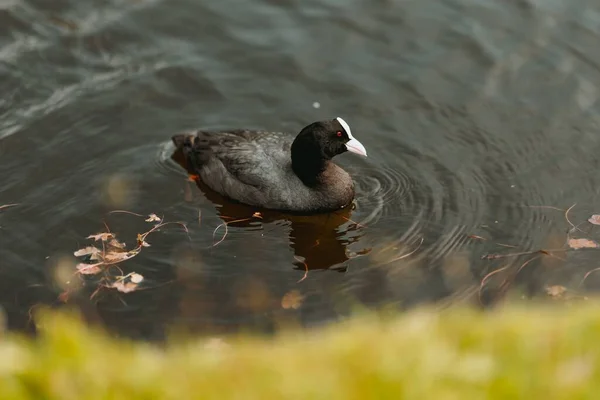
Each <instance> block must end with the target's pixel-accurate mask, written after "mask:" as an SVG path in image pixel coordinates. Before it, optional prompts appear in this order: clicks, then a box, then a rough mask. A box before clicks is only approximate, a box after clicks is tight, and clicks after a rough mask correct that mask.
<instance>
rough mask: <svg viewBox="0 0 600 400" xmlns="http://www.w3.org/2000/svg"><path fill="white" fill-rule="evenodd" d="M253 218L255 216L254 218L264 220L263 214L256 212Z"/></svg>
mask: <svg viewBox="0 0 600 400" xmlns="http://www.w3.org/2000/svg"><path fill="white" fill-rule="evenodd" d="M252 216H253V217H254V218H262V214H261V213H259V212H258V211H257V212H255V213H254V214H252Z"/></svg>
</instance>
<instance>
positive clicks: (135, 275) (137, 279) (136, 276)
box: [129, 272, 144, 283]
mask: <svg viewBox="0 0 600 400" xmlns="http://www.w3.org/2000/svg"><path fill="white" fill-rule="evenodd" d="M129 280H130V281H131V282H133V283H140V282H141V281H143V280H144V277H143V276H142V275H140V274H138V273H136V272H133V273H131V275H129Z"/></svg>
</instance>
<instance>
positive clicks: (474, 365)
mask: <svg viewBox="0 0 600 400" xmlns="http://www.w3.org/2000/svg"><path fill="white" fill-rule="evenodd" d="M585 303H586V302H582V303H578V304H558V303H555V305H553V306H552V307H549V306H547V305H546V306H543V305H535V306H534V305H529V306H526V307H523V306H510V307H505V308H502V309H497V310H495V311H491V312H486V313H483V312H478V311H475V310H470V309H456V308H454V309H448V310H444V311H428V310H414V311H411V312H408V313H406V314H403V315H398V316H395V317H389V316H385V317H382V316H381V315H379V316H376V315H363V316H357V317H354V318H351V319H350V320H348V321H346V322H343V323H339V324H335V325H332V326H329V327H327V328H324V329H318V330H311V331H297V330H296V331H293V330H290V331H288V332H283V333H281V334H278V335H277V336H276V337H275V338H270V339H269V338H259V337H249V336H239V337H235V338H234V337H228V338H225V339H223V340H222V341H216V340H215V339H214V338H213V339H207V338H203V339H199V338H196V339H192V340H190V341H185V342H183V341H181V340H173V343H171V344H169V345H168V346H166V348H159V347H157V346H154V345H150V344H146V343H134V342H130V341H125V340H116V339H113V338H110V337H109V336H108V335H106V334H105V333H102V332H100V331H98V330H91V329H89V328H88V327H86V326H85V325H84V324H83V323H81V322H79V319H78V318H75V317H74V316H73V315H71V314H69V315H67V314H64V313H55V312H44V313H42V314H39V315H38V318H37V319H36V321H37V326H38V328H39V331H40V336H39V338H38V339H37V340H33V339H26V338H24V337H22V336H18V335H13V334H8V333H5V334H4V335H3V337H2V338H1V339H0V398H2V399H36V400H37V399H60V400H70V399H77V400H80V399H107V398H110V399H193V398H197V399H338V398H339V399H366V398H376V399H388V398H389V399H436V400H441V399H457V400H458V399H461V400H462V399H483V398H488V399H583V398H589V399H592V398H594V399H595V398H598V396H599V393H600V375H599V371H600V368H599V366H600V346H599V345H598V341H599V338H600V305H599V304H598V303H594V304H585ZM175 342H176V343H175Z"/></svg>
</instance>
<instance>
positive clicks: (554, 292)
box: [546, 285, 567, 298]
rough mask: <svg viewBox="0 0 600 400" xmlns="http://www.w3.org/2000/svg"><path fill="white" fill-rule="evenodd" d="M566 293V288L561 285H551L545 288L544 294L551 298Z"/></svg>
mask: <svg viewBox="0 0 600 400" xmlns="http://www.w3.org/2000/svg"><path fill="white" fill-rule="evenodd" d="M566 292H567V288H566V287H564V286H561V285H552V286H548V287H546V294H547V295H548V296H550V297H553V298H558V297H562V296H563V295H564V294H565V293H566Z"/></svg>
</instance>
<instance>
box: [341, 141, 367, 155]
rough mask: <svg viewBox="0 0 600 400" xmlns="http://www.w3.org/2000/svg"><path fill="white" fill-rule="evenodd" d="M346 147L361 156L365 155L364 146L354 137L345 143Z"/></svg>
mask: <svg viewBox="0 0 600 400" xmlns="http://www.w3.org/2000/svg"><path fill="white" fill-rule="evenodd" d="M346 148H347V149H348V151H351V152H352V153H356V154H360V155H361V156H365V157H366V156H367V150H366V149H365V146H363V145H362V143H361V142H359V141H358V140H356V139H354V138H352V139H350V141H349V142H348V143H346Z"/></svg>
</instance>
